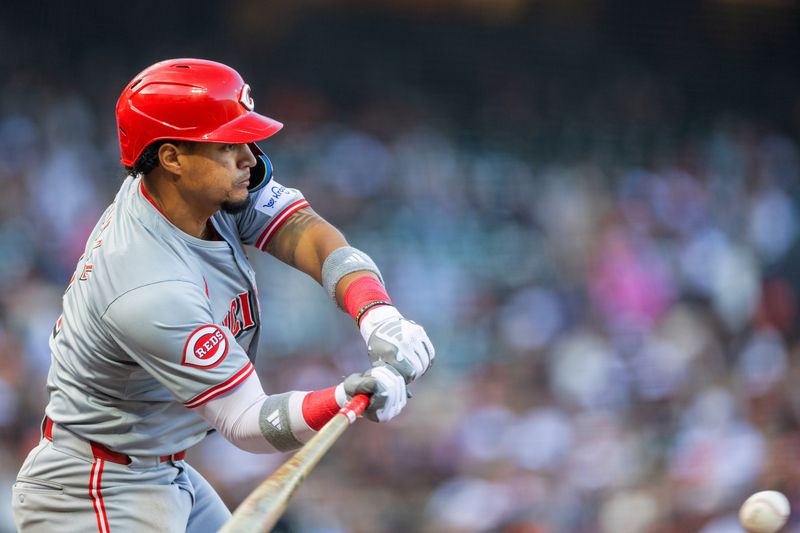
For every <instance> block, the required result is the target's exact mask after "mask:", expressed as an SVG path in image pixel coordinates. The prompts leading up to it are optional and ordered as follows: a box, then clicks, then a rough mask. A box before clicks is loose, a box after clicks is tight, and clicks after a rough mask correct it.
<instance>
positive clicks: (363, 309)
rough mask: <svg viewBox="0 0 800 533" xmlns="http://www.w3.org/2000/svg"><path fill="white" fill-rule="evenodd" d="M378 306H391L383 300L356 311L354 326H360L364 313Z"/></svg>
mask: <svg viewBox="0 0 800 533" xmlns="http://www.w3.org/2000/svg"><path fill="white" fill-rule="evenodd" d="M379 305H392V303H391V302H386V301H383V300H378V301H377V302H370V303H368V304H367V305H365V306H364V307H362V308H361V309H359V310H358V314H357V315H356V326H360V325H361V317H363V316H364V313H366V312H367V311H369V310H370V309H372V308H373V307H377V306H379Z"/></svg>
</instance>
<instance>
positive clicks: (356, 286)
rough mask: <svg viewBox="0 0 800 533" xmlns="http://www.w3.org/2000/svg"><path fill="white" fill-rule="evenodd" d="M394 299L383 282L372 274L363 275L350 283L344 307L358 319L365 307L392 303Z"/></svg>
mask: <svg viewBox="0 0 800 533" xmlns="http://www.w3.org/2000/svg"><path fill="white" fill-rule="evenodd" d="M391 303H392V299H391V298H389V295H388V294H387V293H386V289H385V288H384V287H383V284H382V283H381V282H380V281H378V280H377V279H375V278H373V277H372V276H362V277H360V278H358V279H357V280H355V281H353V282H352V283H350V285H348V287H347V290H346V291H344V309H345V311H347V313H348V314H349V315H350V316H351V317H353V320H355V321H358V319H359V318H361V315H363V313H364V311H363V310H364V308H365V307H367V306H369V307H374V306H372V305H371V304H375V305H391Z"/></svg>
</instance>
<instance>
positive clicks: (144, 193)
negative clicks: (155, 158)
mask: <svg viewBox="0 0 800 533" xmlns="http://www.w3.org/2000/svg"><path fill="white" fill-rule="evenodd" d="M139 190H140V191H141V193H142V196H144V198H145V200H147V201H148V202H150V203H151V204H153V207H155V208H156V211H158V212H159V213H161V216H163V217H164V218H166V219H167V220H169V217H168V216H167V214H166V213H164V211H162V210H161V208H160V207H158V205H156V203H155V201H154V200H153V199H152V198H151V197H150V195H149V194H148V193H147V189H145V188H144V181H140V182H139Z"/></svg>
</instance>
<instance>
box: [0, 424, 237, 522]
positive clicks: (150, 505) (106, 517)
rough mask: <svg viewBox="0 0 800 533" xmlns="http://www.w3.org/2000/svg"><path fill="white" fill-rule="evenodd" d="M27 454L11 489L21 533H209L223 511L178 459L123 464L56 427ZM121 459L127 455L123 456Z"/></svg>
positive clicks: (133, 459)
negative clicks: (57, 532) (92, 532)
mask: <svg viewBox="0 0 800 533" xmlns="http://www.w3.org/2000/svg"><path fill="white" fill-rule="evenodd" d="M48 433H50V437H51V438H52V440H49V439H48V438H42V440H41V442H40V443H39V445H38V446H36V447H35V448H34V449H33V450H31V452H30V453H29V454H28V457H27V458H26V459H25V462H24V463H23V465H22V468H21V469H20V471H19V474H18V476H17V481H16V483H15V484H14V488H13V491H12V502H11V505H12V510H13V514H14V522H15V523H16V526H17V529H19V531H20V532H21V533H52V532H53V531H59V532H65V533H70V532H75V533H79V532H80V533H85V532H91V531H98V532H100V533H111V532H112V531H113V532H114V533H125V532H132V533H133V532H137V533H138V532H156V531H157V532H162V531H163V532H169V533H179V532H180V533H182V532H184V531H185V532H188V533H206V532H209V533H210V532H216V531H217V530H218V529H219V528H220V527H221V526H222V525H223V524H224V523H225V522H226V521H227V520H228V519H229V518H230V516H231V515H230V511H228V509H227V508H226V507H225V504H224V503H222V500H221V499H220V497H219V496H218V495H217V493H216V492H215V491H214V489H213V488H211V485H209V483H208V482H207V481H206V480H205V479H204V478H203V476H201V475H200V474H199V473H198V472H197V471H196V470H195V469H194V468H192V467H191V466H190V465H189V464H188V463H186V462H185V461H183V460H175V459H174V458H171V459H168V460H163V459H162V458H159V457H130V458H128V459H129V461H130V463H129V464H122V462H121V461H116V459H115V457H114V456H109V455H108V454H107V453H103V452H102V451H100V450H99V449H98V448H97V446H96V445H93V444H92V443H90V442H88V441H86V440H83V439H81V438H80V437H78V436H77V435H75V434H73V433H70V432H69V431H67V430H66V429H64V428H61V427H60V426H58V425H54V426H52V430H50V431H49V432H48ZM125 457H126V458H127V456H125Z"/></svg>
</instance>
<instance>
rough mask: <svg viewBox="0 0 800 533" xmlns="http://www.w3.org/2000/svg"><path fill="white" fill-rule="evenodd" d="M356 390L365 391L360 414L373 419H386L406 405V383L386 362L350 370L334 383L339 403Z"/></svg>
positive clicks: (398, 412)
mask: <svg viewBox="0 0 800 533" xmlns="http://www.w3.org/2000/svg"><path fill="white" fill-rule="evenodd" d="M356 394H367V395H369V397H370V398H369V405H367V408H366V409H365V410H364V416H365V417H367V418H368V419H370V420H372V421H373V422H388V421H389V420H391V419H392V418H394V417H396V416H397V415H399V414H400V411H402V410H403V407H405V406H406V398H407V394H406V383H405V381H403V376H401V375H400V373H399V372H398V371H397V370H395V369H394V368H392V367H390V366H385V365H384V366H376V367H373V368H370V369H369V370H367V371H366V372H363V373H361V374H350V375H349V376H347V378H346V379H345V380H344V382H342V383H340V384H339V386H338V387H336V400H337V403H338V404H339V407H343V406H344V405H345V404H346V403H347V402H349V401H350V400H351V399H352V398H353V396H355V395H356Z"/></svg>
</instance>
